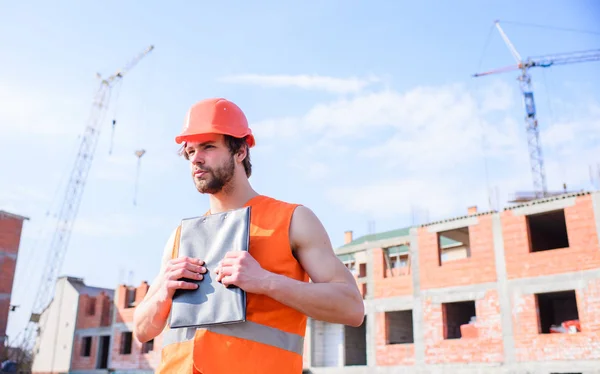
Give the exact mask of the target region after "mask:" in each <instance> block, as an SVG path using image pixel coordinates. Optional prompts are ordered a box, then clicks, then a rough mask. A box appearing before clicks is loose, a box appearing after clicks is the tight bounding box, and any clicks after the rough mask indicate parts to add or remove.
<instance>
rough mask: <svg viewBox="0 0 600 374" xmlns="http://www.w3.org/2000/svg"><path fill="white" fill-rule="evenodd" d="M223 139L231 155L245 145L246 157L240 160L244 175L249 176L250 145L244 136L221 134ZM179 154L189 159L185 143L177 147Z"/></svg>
mask: <svg viewBox="0 0 600 374" xmlns="http://www.w3.org/2000/svg"><path fill="white" fill-rule="evenodd" d="M223 139H224V142H225V145H226V146H227V148H228V149H229V153H231V155H234V154H236V153H238V152H239V151H240V149H241V148H242V147H246V157H245V158H244V160H243V161H242V165H244V170H245V171H246V176H247V177H248V178H250V175H252V163H251V162H250V147H248V143H246V138H235V137H233V136H231V135H223ZM179 155H181V156H183V157H184V158H185V159H186V160H189V157H188V155H187V152H186V151H185V143H184V145H183V146H182V147H181V149H179Z"/></svg>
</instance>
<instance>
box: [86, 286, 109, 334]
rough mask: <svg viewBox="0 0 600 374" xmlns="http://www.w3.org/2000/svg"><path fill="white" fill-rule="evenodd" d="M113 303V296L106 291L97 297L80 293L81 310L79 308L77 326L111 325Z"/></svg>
mask: <svg viewBox="0 0 600 374" xmlns="http://www.w3.org/2000/svg"><path fill="white" fill-rule="evenodd" d="M111 305H112V300H111V298H110V297H109V296H108V295H106V293H104V292H101V293H100V294H99V295H98V296H95V297H94V296H89V295H85V294H83V295H80V296H79V310H77V328H78V329H87V328H93V327H105V326H110V323H111ZM90 308H93V314H90V312H91V309H90Z"/></svg>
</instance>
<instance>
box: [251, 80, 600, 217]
mask: <svg viewBox="0 0 600 374" xmlns="http://www.w3.org/2000/svg"><path fill="white" fill-rule="evenodd" d="M518 94H519V93H518V92H514V90H511V88H510V87H509V86H508V85H507V84H505V83H502V82H500V83H498V82H492V83H491V84H490V86H486V87H484V88H483V89H481V90H479V91H471V90H469V89H467V88H466V87H465V86H464V85H460V84H451V85H445V86H430V87H417V88H414V89H411V90H409V91H406V92H397V91H394V90H389V89H386V90H382V91H378V92H372V93H363V94H359V95H356V96H354V97H352V98H341V99H337V100H333V101H331V102H324V103H317V104H315V105H314V106H313V107H312V108H311V109H309V110H308V111H307V112H306V113H305V114H303V115H301V116H298V117H295V118H294V117H285V118H282V119H276V118H275V119H267V120H264V121H261V122H258V123H256V124H254V125H253V127H254V128H256V129H257V134H258V138H259V139H260V140H261V141H264V143H265V144H267V145H275V146H276V145H277V144H279V145H282V144H289V142H286V141H283V140H285V139H286V138H289V139H293V140H294V142H295V144H301V145H299V146H298V148H297V149H298V151H297V152H298V155H297V157H296V156H295V155H293V154H290V155H289V157H290V158H291V159H294V158H297V159H300V160H302V164H303V165H305V166H306V167H307V168H313V166H314V170H315V173H314V175H312V177H313V178H323V179H324V180H323V181H322V184H323V185H324V186H331V187H329V188H327V187H325V189H324V191H326V192H325V194H326V196H327V197H328V198H329V199H330V200H331V201H332V202H334V203H335V204H337V205H340V206H341V207H342V208H343V209H346V210H348V211H350V212H353V213H363V214H368V215H371V216H378V217H380V218H390V217H397V216H399V215H402V214H408V213H409V210H410V209H411V208H410V207H411V206H412V205H414V204H415V202H418V205H419V207H420V208H422V209H426V210H427V211H428V212H429V215H430V217H435V216H438V217H439V216H445V215H450V214H455V213H458V214H462V213H463V208H464V207H465V206H467V205H471V204H481V205H482V206H485V208H484V209H487V208H488V196H487V195H488V191H487V188H488V183H489V185H490V186H491V187H498V189H499V193H500V204H504V203H505V202H506V201H507V198H508V197H509V195H510V193H512V192H514V191H516V190H530V189H532V182H531V173H530V168H529V154H528V151H527V139H526V134H525V130H524V124H523V122H522V121H521V120H520V119H521V118H522V112H521V110H522V109H521V108H520V107H518V106H515V105H514V103H515V102H516V101H515V100H516V99H517V98H518V97H519V96H518ZM513 96H514V97H513ZM595 108H597V107H596V106H594V105H591V106H588V107H586V108H581V110H579V111H578V115H577V116H576V118H577V119H576V120H575V121H571V122H568V123H567V122H564V123H557V124H556V125H553V126H549V127H548V128H546V129H545V130H544V132H543V134H542V145H543V146H544V154H545V158H546V160H547V161H546V164H547V170H546V171H547V175H548V181H549V184H548V187H549V189H551V190H556V189H557V188H558V187H557V186H559V185H561V184H562V180H563V179H568V180H570V181H571V183H573V184H574V185H581V184H585V180H583V176H584V175H586V173H587V170H588V164H585V163H584V164H581V160H578V158H577V156H580V157H582V160H583V159H585V160H587V161H585V162H588V163H590V162H592V161H593V160H594V159H595V158H596V159H597V158H598V156H594V152H598V153H596V154H600V149H599V147H598V145H594V144H593V143H594V142H591V141H590V140H589V139H597V138H598V136H599V135H600V126H599V125H600V116H598V114H597V112H596V109H595ZM570 118H573V116H571V117H570ZM580 134H586V136H585V137H584V138H582V137H581V136H580ZM596 143H597V144H599V142H596ZM286 151H289V147H287V149H286ZM290 152H291V151H290ZM565 155H568V157H566V156H565ZM484 157H485V158H486V159H487V163H488V173H489V181H486V177H485V170H484ZM598 161H600V159H598ZM598 161H596V162H598ZM289 165H290V166H292V167H295V166H297V165H296V163H294V162H292V163H290V164H289ZM315 165H316V166H315ZM321 166H323V167H322V169H321V168H320V167H321ZM576 170H577V171H576ZM559 182H560V183H559ZM495 199H496V197H492V200H495ZM492 203H493V204H494V205H496V201H492Z"/></svg>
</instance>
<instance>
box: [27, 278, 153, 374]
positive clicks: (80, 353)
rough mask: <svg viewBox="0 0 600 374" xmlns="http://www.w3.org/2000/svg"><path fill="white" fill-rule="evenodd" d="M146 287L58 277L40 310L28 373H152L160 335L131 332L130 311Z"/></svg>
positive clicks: (146, 289)
mask: <svg viewBox="0 0 600 374" xmlns="http://www.w3.org/2000/svg"><path fill="white" fill-rule="evenodd" d="M148 288H149V285H148V283H146V282H142V284H141V285H140V286H138V287H131V286H127V285H119V286H118V287H117V289H116V290H114V289H108V288H98V287H90V286H87V285H85V283H84V281H83V279H81V278H74V277H61V278H59V279H58V281H57V283H56V289H55V296H54V298H53V299H52V302H51V303H50V305H49V306H48V307H47V308H46V309H45V310H44V311H43V312H42V314H41V319H40V326H39V327H40V329H39V335H38V337H37V339H36V346H35V348H34V349H35V352H34V353H35V355H34V361H33V367H32V373H33V374H49V373H73V374H86V373H95V374H99V373H115V374H126V373H135V374H150V373H153V372H154V370H155V368H156V367H157V366H158V363H159V361H160V348H161V347H160V346H161V336H158V337H157V338H156V339H155V340H156V342H155V341H154V340H152V341H149V342H147V343H140V342H139V341H138V340H137V339H136V338H135V336H134V335H133V333H132V331H133V326H132V324H133V311H134V310H135V306H136V305H137V303H138V302H140V301H141V300H142V299H143V298H144V296H145V294H146V293H147V292H148Z"/></svg>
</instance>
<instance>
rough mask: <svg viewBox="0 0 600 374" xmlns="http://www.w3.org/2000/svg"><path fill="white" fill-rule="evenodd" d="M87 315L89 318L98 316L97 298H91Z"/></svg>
mask: <svg viewBox="0 0 600 374" xmlns="http://www.w3.org/2000/svg"><path fill="white" fill-rule="evenodd" d="M86 313H87V315H88V316H93V315H94V314H96V298H95V297H91V298H89V299H88V303H87V310H86Z"/></svg>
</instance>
